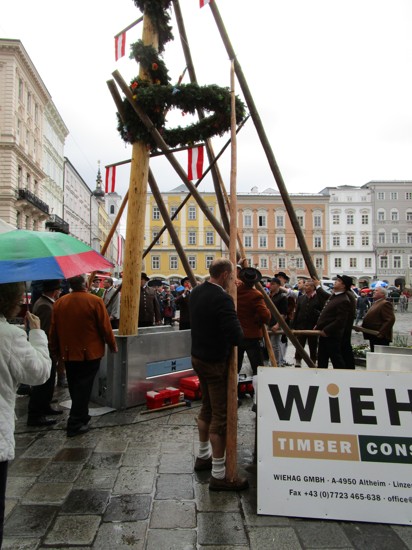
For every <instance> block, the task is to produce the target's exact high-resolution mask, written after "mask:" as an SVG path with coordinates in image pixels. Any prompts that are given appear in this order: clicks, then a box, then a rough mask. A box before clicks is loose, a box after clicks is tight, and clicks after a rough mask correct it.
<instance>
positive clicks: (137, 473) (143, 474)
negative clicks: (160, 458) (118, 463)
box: [113, 467, 156, 495]
mask: <svg viewBox="0 0 412 550" xmlns="http://www.w3.org/2000/svg"><path fill="white" fill-rule="evenodd" d="M155 475H156V471H155V468H138V469H137V468H129V467H126V468H124V467H122V468H120V470H119V475H118V476H117V480H116V483H115V485H114V489H113V493H114V494H116V495H125V494H135V493H137V492H139V493H151V492H152V491H153V486H154V481H155Z"/></svg>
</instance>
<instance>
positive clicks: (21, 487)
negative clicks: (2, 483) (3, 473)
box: [6, 476, 37, 498]
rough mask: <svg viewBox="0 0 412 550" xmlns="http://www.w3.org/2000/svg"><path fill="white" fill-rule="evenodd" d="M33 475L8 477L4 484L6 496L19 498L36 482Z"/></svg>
mask: <svg viewBox="0 0 412 550" xmlns="http://www.w3.org/2000/svg"><path fill="white" fill-rule="evenodd" d="M36 479H37V478H35V477H12V476H10V477H8V478H7V486H6V497H7V498H21V497H22V496H23V495H24V494H26V493H27V491H28V490H29V489H30V487H31V486H32V485H33V484H34V483H35V482H36Z"/></svg>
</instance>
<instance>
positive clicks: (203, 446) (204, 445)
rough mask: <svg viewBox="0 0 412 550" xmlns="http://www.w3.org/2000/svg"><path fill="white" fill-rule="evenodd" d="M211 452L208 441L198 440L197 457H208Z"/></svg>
mask: <svg viewBox="0 0 412 550" xmlns="http://www.w3.org/2000/svg"><path fill="white" fill-rule="evenodd" d="M211 454H212V452H211V450H210V441H200V442H199V454H198V455H197V456H198V457H199V458H204V459H206V458H209V457H210V455H211Z"/></svg>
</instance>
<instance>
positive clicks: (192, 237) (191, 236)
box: [187, 231, 196, 244]
mask: <svg viewBox="0 0 412 550" xmlns="http://www.w3.org/2000/svg"><path fill="white" fill-rule="evenodd" d="M187 240H188V244H196V233H195V232H194V231H189V234H188V239H187Z"/></svg>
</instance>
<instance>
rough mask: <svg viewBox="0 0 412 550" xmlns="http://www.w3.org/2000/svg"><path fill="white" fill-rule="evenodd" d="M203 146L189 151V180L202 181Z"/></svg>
mask: <svg viewBox="0 0 412 550" xmlns="http://www.w3.org/2000/svg"><path fill="white" fill-rule="evenodd" d="M203 149H204V148H203V145H201V146H200V147H195V148H194V149H188V167H187V177H188V179H189V180H194V179H200V178H201V177H202V174H203Z"/></svg>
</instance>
